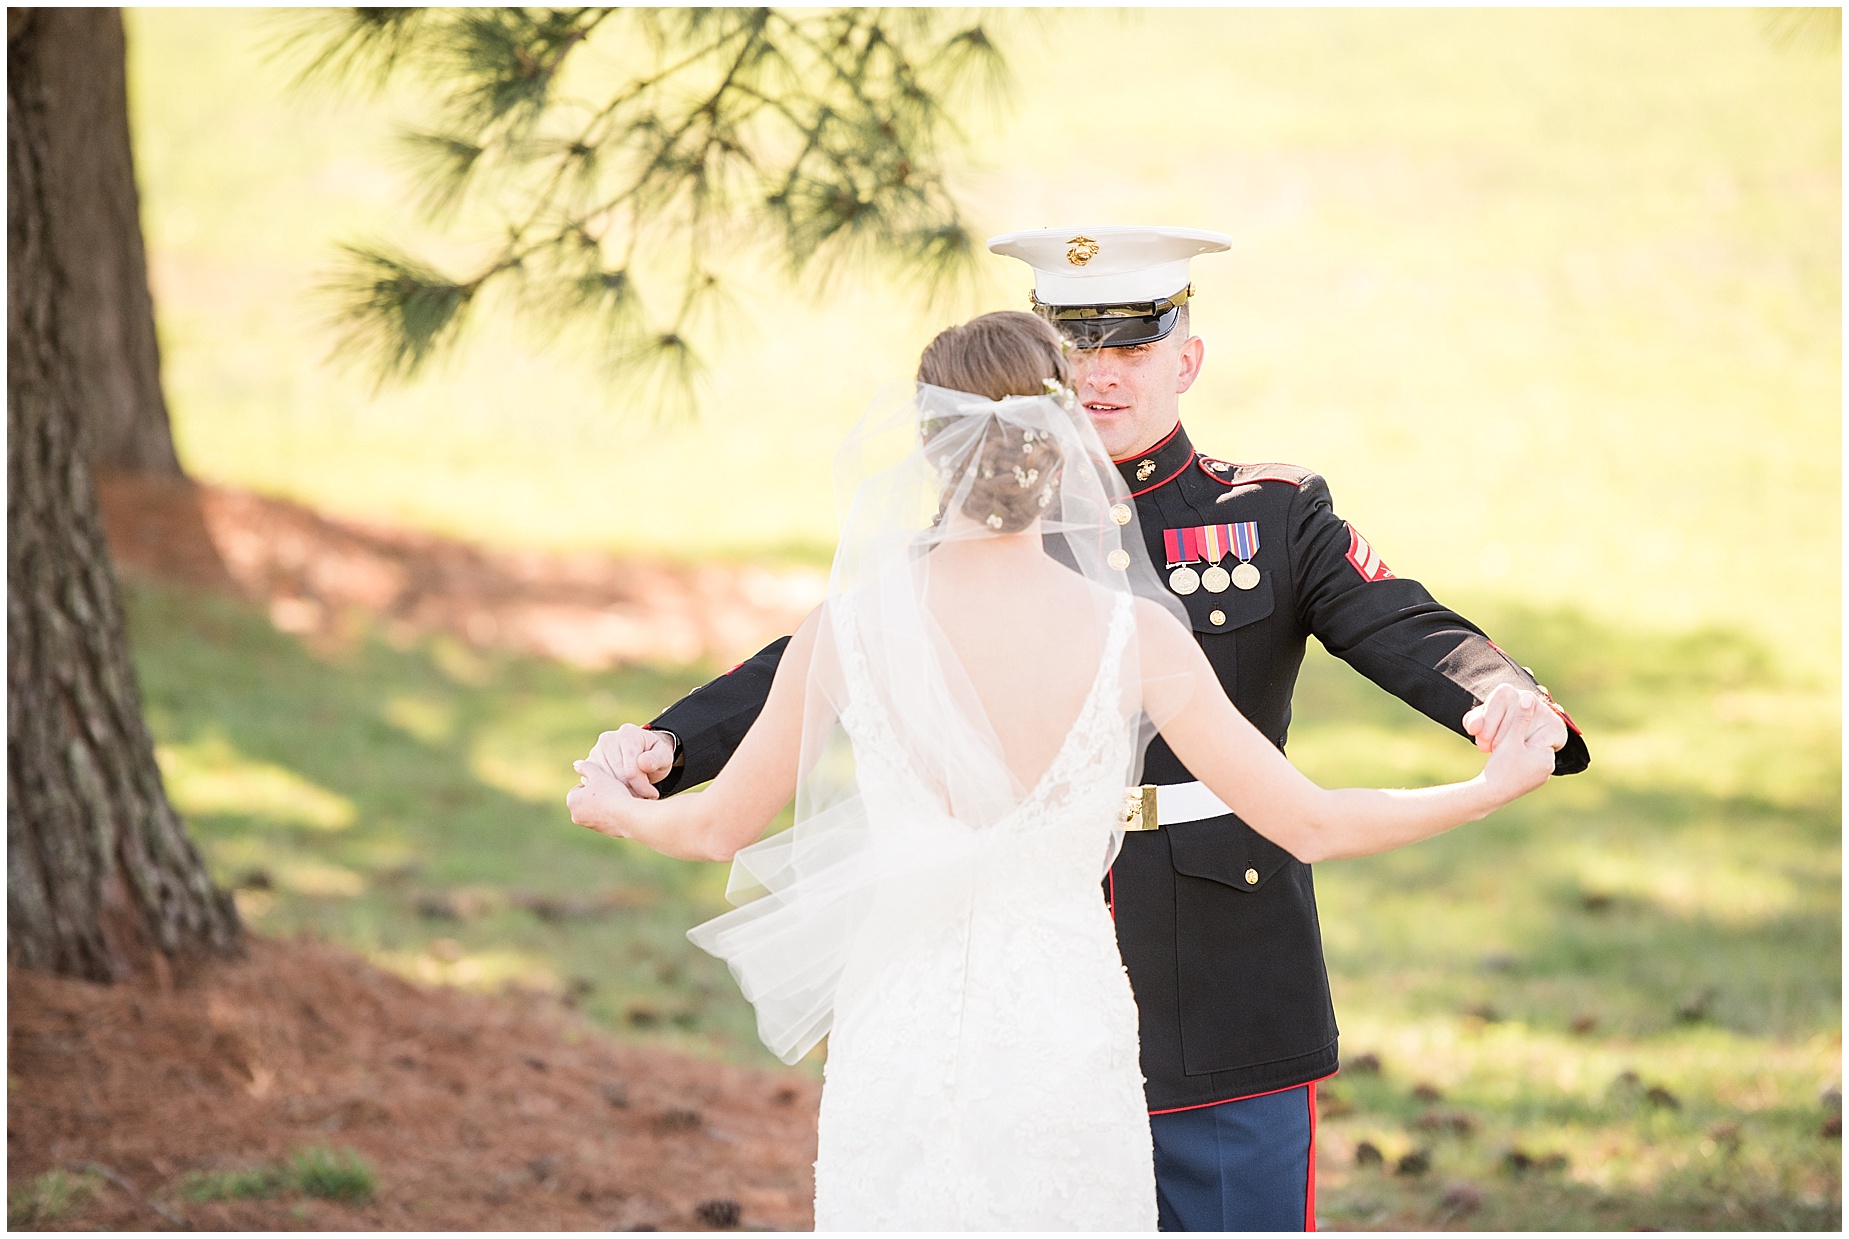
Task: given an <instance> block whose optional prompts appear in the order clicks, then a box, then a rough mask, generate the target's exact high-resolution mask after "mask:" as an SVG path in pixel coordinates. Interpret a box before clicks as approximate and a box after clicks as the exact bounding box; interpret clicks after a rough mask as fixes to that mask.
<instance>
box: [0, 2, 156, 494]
mask: <svg viewBox="0 0 1849 1239" xmlns="http://www.w3.org/2000/svg"><path fill="white" fill-rule="evenodd" d="M28 20H29V21H30V23H31V29H32V37H33V39H34V44H35V47H34V53H33V55H34V59H35V60H36V62H37V64H38V65H39V77H38V81H39V84H40V89H41V90H42V92H43V96H42V98H43V104H44V113H43V114H44V119H45V139H46V144H47V150H48V151H49V152H50V154H51V158H50V159H49V160H48V161H47V162H46V164H45V166H44V169H43V172H44V177H45V183H44V190H45V194H46V197H47V199H48V201H49V204H50V208H51V212H50V223H49V224H48V225H47V237H48V241H49V244H50V247H51V252H52V255H53V257H54V259H55V261H56V262H57V264H58V266H59V267H60V268H61V269H62V270H63V272H64V275H65V278H66V279H67V280H68V281H69V289H70V302H69V303H68V304H67V305H66V306H64V307H61V310H62V312H63V330H64V340H65V348H66V351H67V352H68V354H69V356H70V358H71V360H72V362H73V365H74V369H75V379H76V382H77V385H78V394H79V396H80V397H81V405H80V407H81V408H82V409H83V411H84V418H85V421H86V426H85V429H86V430H87V431H88V432H89V457H90V463H91V464H92V465H95V466H98V467H102V468H107V469H122V470H129V471H132V472H136V473H146V474H155V475H158V476H163V477H174V478H178V477H183V476H184V472H183V471H182V470H181V468H180V460H179V457H178V456H176V455H175V454H174V450H173V430H172V427H171V425H170V424H169V422H168V418H167V402H166V399H165V397H163V395H162V394H161V377H160V341H159V339H158V338H157V337H156V335H155V331H154V302H153V298H152V297H150V296H149V293H148V258H147V251H146V248H145V246H144V245H143V243H142V236H141V195H140V193H139V191H138V190H137V189H136V187H135V161H134V156H133V153H132V150H131V147H130V144H129V131H128V59H127V54H128V44H127V37H126V35H125V33H124V31H123V28H122V11H121V10H120V9H72V8H59V9H35V10H32V11H31V12H30V16H29V18H28Z"/></svg>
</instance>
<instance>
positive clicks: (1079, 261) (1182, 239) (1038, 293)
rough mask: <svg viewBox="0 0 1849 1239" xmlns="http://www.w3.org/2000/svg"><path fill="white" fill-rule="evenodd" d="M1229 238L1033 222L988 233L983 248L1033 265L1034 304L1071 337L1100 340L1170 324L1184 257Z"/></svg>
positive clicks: (1181, 287)
mask: <svg viewBox="0 0 1849 1239" xmlns="http://www.w3.org/2000/svg"><path fill="white" fill-rule="evenodd" d="M1232 244H1233V239H1232V238H1231V237H1229V236H1227V235H1226V234H1225V233H1223V232H1207V231H1205V230H1203V229H1200V228H1125V227H1106V226H1099V227H1093V228H1034V229H1030V230H1028V231H1026V232H1008V233H1003V234H1002V235H1001V236H998V237H990V238H989V249H990V251H991V252H993V253H997V254H1004V255H1006V256H1008V257H1010V258H1019V259H1020V260H1021V261H1022V262H1024V263H1026V264H1027V265H1028V266H1030V267H1032V268H1033V270H1034V304H1035V305H1036V306H1039V307H1041V308H1043V309H1045V310H1048V311H1051V312H1052V317H1053V318H1054V320H1055V321H1056V322H1057V323H1058V325H1059V326H1060V328H1061V329H1062V330H1065V331H1066V332H1068V334H1071V335H1074V336H1075V337H1077V339H1078V341H1079V343H1081V344H1086V345H1091V346H1105V347H1109V346H1111V345H1124V344H1144V343H1147V342H1148V341H1150V340H1160V339H1161V338H1162V337H1163V336H1166V335H1167V334H1168V333H1169V332H1170V331H1172V330H1174V327H1175V323H1176V321H1177V320H1178V319H1179V318H1180V307H1181V306H1182V305H1183V303H1185V302H1186V301H1187V300H1188V298H1189V296H1190V295H1192V293H1193V286H1192V285H1191V284H1190V283H1189V279H1188V260H1189V259H1191V258H1193V257H1194V256H1195V255H1197V254H1214V253H1219V252H1220V251H1222V250H1226V249H1230V248H1231V247H1232ZM1074 311H1084V312H1076V313H1075V312H1074Z"/></svg>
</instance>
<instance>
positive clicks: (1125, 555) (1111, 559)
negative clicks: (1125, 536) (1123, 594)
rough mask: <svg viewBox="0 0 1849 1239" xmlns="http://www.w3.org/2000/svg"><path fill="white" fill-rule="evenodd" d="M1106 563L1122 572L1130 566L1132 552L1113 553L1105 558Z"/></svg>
mask: <svg viewBox="0 0 1849 1239" xmlns="http://www.w3.org/2000/svg"><path fill="white" fill-rule="evenodd" d="M1104 562H1105V563H1107V564H1109V565H1111V567H1113V568H1115V569H1117V571H1119V572H1122V571H1123V570H1124V569H1125V568H1128V567H1129V566H1130V552H1129V551H1126V550H1122V549H1119V550H1115V551H1112V552H1111V553H1110V554H1109V555H1106V556H1105V557H1104Z"/></svg>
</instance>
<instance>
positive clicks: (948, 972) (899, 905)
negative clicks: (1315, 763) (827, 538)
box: [690, 388, 1163, 1230]
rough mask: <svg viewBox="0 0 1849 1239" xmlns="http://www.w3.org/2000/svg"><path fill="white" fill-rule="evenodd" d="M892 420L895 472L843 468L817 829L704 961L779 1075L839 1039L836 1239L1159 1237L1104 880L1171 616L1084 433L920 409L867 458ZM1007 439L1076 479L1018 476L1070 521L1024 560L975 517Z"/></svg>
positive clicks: (765, 853) (816, 659)
mask: <svg viewBox="0 0 1849 1239" xmlns="http://www.w3.org/2000/svg"><path fill="white" fill-rule="evenodd" d="M958 418H962V419H963V420H962V421H958V420H957V419H958ZM892 423H896V424H897V428H898V429H899V431H900V439H899V441H898V442H897V443H896V444H892V445H889V447H896V448H897V449H898V450H897V451H896V452H893V451H890V450H889V452H888V455H887V457H886V459H887V460H888V461H891V460H892V457H893V456H895V455H896V457H897V460H896V463H887V464H884V465H883V466H882V467H881V468H879V469H877V470H868V469H866V468H859V469H856V468H854V467H853V466H852V464H851V463H850V464H849V465H848V467H846V468H845V469H842V470H838V472H844V473H846V474H847V475H848V476H849V477H850V478H858V479H859V480H858V481H856V482H854V484H853V492H852V500H851V502H850V503H849V504H848V505H847V506H846V508H845V511H844V513H843V526H844V533H843V538H842V545H841V549H840V551H839V552H838V554H837V558H836V562H835V568H834V573H833V576H832V578H831V586H830V592H829V599H828V602H827V603H826V604H825V609H824V613H823V616H822V623H821V628H820V631H819V633H818V638H817V641H816V645H815V652H814V654H813V656H812V661H811V665H810V668H809V672H808V677H809V678H808V690H807V699H806V703H805V717H804V727H805V734H804V743H803V758H802V760H803V764H804V770H803V773H802V776H801V779H800V781H799V790H798V797H797V813H796V825H795V826H794V827H793V828H792V829H791V830H790V831H787V832H784V833H783V834H780V835H776V836H772V837H771V838H769V839H766V840H764V841H761V842H759V843H757V844H754V845H753V846H752V847H750V848H748V849H746V850H745V851H743V852H741V853H739V856H738V858H737V862H736V864H735V868H734V883H733V885H734V890H735V892H736V893H737V895H741V896H742V895H755V896H757V897H756V898H755V899H752V900H751V901H750V902H746V903H744V904H743V905H742V906H741V907H740V908H738V909H737V910H736V911H734V912H731V913H728V914H726V915H725V916H723V917H720V918H719V919H718V920H715V921H712V922H709V923H708V924H707V925H703V926H700V927H698V928H697V929H696V930H694V931H693V932H692V933H691V934H690V937H692V938H693V940H694V941H695V942H696V943H698V944H699V945H700V946H702V947H703V948H705V949H707V950H708V951H711V952H712V953H713V954H715V955H718V956H719V957H721V958H723V959H725V960H726V961H727V962H728V964H729V965H730V966H731V968H732V971H733V974H734V976H735V977H737V979H738V981H739V984H740V986H741V988H742V989H743V990H744V992H745V995H746V997H747V998H749V999H751V1001H752V1002H753V1003H754V1004H755V1005H756V1007H757V1010H758V1019H759V1029H760V1033H761V1035H762V1036H763V1037H764V1040H765V1043H766V1044H767V1045H769V1046H770V1047H771V1048H772V1049H773V1050H774V1051H775V1052H777V1053H778V1054H779V1055H780V1056H782V1057H783V1058H784V1059H785V1061H794V1060H795V1058H797V1057H800V1056H801V1054H803V1053H804V1052H806V1051H807V1050H808V1049H809V1048H810V1047H812V1046H813V1045H814V1044H815V1043H816V1042H817V1041H818V1040H819V1039H820V1038H821V1037H822V1036H823V1035H828V1036H829V1038H830V1040H829V1051H828V1062H827V1068H826V1072H827V1084H826V1087H825V1089H824V1092H823V1101H822V1114H821V1143H820V1154H819V1156H818V1159H817V1163H816V1224H817V1227H818V1229H923V1228H933V1229H937V1228H943V1229H1049V1230H1051V1229H1061V1230H1066V1229H1112V1230H1124V1229H1153V1228H1154V1225H1155V1217H1156V1207H1155V1188H1154V1177H1153V1168H1152V1161H1151V1156H1152V1155H1151V1151H1150V1144H1149V1131H1148V1122H1147V1118H1146V1115H1145V1110H1144V1102H1143V1091H1142V1077H1141V1074H1140V1071H1139V1069H1138V1054H1137V1017H1136V1008H1135V1004H1134V1001H1133V999H1132V996H1131V993H1130V988H1129V982H1128V980H1127V979H1126V977H1125V975H1124V971H1123V966H1122V963H1121V961H1120V959H1119V957H1118V952H1117V944H1116V938H1115V934H1114V933H1113V929H1112V925H1111V921H1110V915H1109V912H1108V910H1107V908H1106V906H1105V904H1104V901H1103V899H1102V898H1101V895H1100V890H1099V882H1100V879H1101V877H1102V876H1103V874H1104V872H1105V870H1106V869H1107V868H1108V866H1109V863H1110V860H1111V859H1112V857H1113V856H1114V854H1115V848H1116V845H1117V843H1118V841H1119V839H1120V837H1121V835H1120V831H1121V817H1120V811H1121V806H1122V798H1123V788H1124V786H1125V784H1126V783H1127V782H1129V781H1131V779H1132V778H1133V777H1134V775H1135V773H1136V768H1137V765H1138V762H1139V759H1140V754H1141V747H1142V739H1143V736H1142V734H1141V730H1140V728H1141V724H1142V712H1141V704H1140V703H1141V696H1142V682H1141V675H1140V671H1139V669H1138V665H1137V651H1138V642H1137V626H1138V625H1137V619H1138V605H1139V604H1138V601H1137V596H1138V594H1142V595H1143V596H1145V597H1162V596H1163V595H1162V594H1161V591H1160V590H1159V589H1157V588H1156V587H1155V577H1154V574H1153V572H1152V571H1151V570H1150V569H1149V566H1148V563H1147V559H1146V558H1145V557H1144V555H1143V553H1142V550H1141V545H1142V540H1141V537H1140V535H1139V534H1138V533H1137V531H1136V529H1135V527H1134V524H1133V523H1132V521H1131V519H1130V516H1129V514H1130V508H1129V506H1128V502H1127V496H1126V495H1125V494H1123V486H1122V482H1121V480H1120V479H1119V477H1118V475H1117V472H1116V470H1115V469H1114V468H1113V467H1111V465H1110V462H1109V461H1108V459H1106V458H1105V456H1104V453H1103V451H1102V449H1101V448H1100V447H1099V446H1098V444H1097V441H1096V438H1095V436H1093V435H1092V433H1091V429H1090V426H1089V424H1088V423H1087V422H1086V421H1085V419H1084V418H1083V417H1082V416H1079V417H1074V416H1073V415H1072V414H1071V413H1070V412H1069V411H1068V410H1067V409H1066V408H1065V407H1064V406H1063V405H1062V404H1060V403H1059V402H1057V401H1055V400H1052V399H1045V398H1040V399H1031V400H1028V399H1022V400H1010V401H1002V402H991V401H986V400H981V399H980V398H978V397H970V396H966V395H962V394H960V393H945V392H941V391H938V390H937V389H930V388H924V389H921V391H920V392H919V394H918V395H917V396H916V397H915V398H914V399H913V400H912V401H911V402H910V404H909V407H908V408H907V409H905V410H902V411H901V413H900V414H899V416H898V417H897V418H894V419H892V422H888V421H886V420H884V419H874V420H872V421H870V422H869V423H868V424H865V425H863V429H862V431H861V432H860V434H859V435H858V436H857V438H856V439H854V440H850V442H849V446H848V448H846V449H844V455H846V456H848V457H849V458H850V460H851V459H852V458H854V457H856V455H857V454H859V453H864V452H868V451H871V450H872V448H873V447H874V446H876V445H875V444H874V443H873V442H872V441H873V440H875V439H877V438H878V437H879V436H880V435H882V434H886V435H890V434H891V432H892V431H893V430H894V428H895V427H894V425H893V424H892ZM921 424H922V425H925V426H928V427H930V431H929V435H928V438H927V439H926V441H924V442H921V435H920V431H919V427H920V425H921ZM997 433H1000V434H1003V435H1007V436H1013V438H1010V439H1008V440H1007V441H1008V442H1010V443H1012V442H1014V441H1015V439H1018V440H1019V441H1020V442H1021V444H1022V445H1023V446H1025V447H1027V448H1029V449H1030V450H1029V451H1027V452H1024V453H1023V457H1024V459H1026V460H1028V461H1030V462H1031V461H1032V459H1033V458H1034V457H1035V456H1036V455H1038V456H1039V457H1040V459H1041V460H1042V461H1045V460H1048V459H1049V458H1054V457H1056V458H1057V460H1058V461H1059V462H1060V467H1059V468H1057V469H1054V470H1040V471H1036V470H1034V469H1033V468H1031V467H1023V468H1021V470H1020V476H1022V477H1024V478H1029V480H1028V481H1027V482H1023V486H1030V485H1040V486H1044V487H1045V491H1046V496H1047V497H1046V499H1045V501H1044V503H1043V505H1042V506H1043V507H1044V509H1045V511H1044V515H1043V516H1042V517H1041V519H1040V520H1039V521H1038V523H1037V525H1036V526H1035V527H1033V528H1032V529H1030V530H1029V531H1028V533H1027V535H1025V536H1023V535H1021V534H1013V535H1010V534H1008V533H1005V532H997V531H996V530H994V529H993V528H991V527H990V524H991V522H985V521H984V520H983V519H982V512H981V505H980V502H976V503H975V504H973V505H972V503H971V502H969V501H968V496H969V495H970V493H971V492H972V490H977V491H978V492H979V493H980V484H981V483H983V482H990V483H991V484H992V479H991V478H986V477H979V476H976V475H975V466H974V465H973V464H972V463H971V462H972V461H977V460H989V461H991V462H992V461H993V458H994V456H995V452H994V450H993V445H994V442H995V440H994V438H993V436H994V435H996V434H997ZM959 434H961V437H962V438H963V439H965V440H967V442H964V443H961V444H960V443H958V442H957V441H956V440H957V438H958V436H959ZM985 437H986V440H987V442H988V443H989V447H988V448H987V449H985V450H983V451H982V452H977V450H976V448H977V447H978V446H980V445H981V444H982V443H983V442H984V440H985ZM875 455H876V456H877V453H875ZM1049 472H1050V473H1052V474H1053V477H1052V479H1051V480H1050V481H1049V480H1047V478H1048V473H1049ZM1030 475H1031V476H1030ZM1113 508H1115V509H1116V514H1115V515H1114V514H1113Z"/></svg>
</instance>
